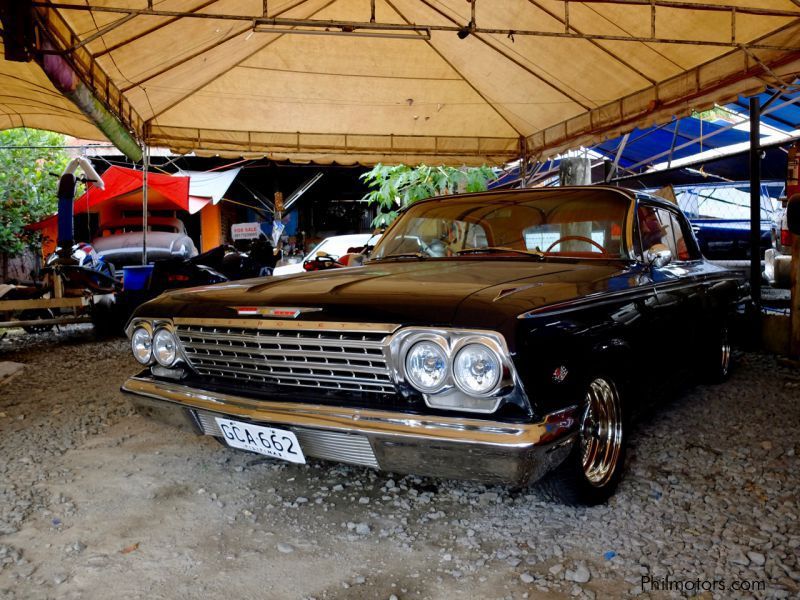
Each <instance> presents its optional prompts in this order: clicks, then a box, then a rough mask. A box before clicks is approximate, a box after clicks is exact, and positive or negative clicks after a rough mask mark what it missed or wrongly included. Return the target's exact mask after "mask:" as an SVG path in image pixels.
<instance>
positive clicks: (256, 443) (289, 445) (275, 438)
mask: <svg viewBox="0 0 800 600" xmlns="http://www.w3.org/2000/svg"><path fill="white" fill-rule="evenodd" d="M214 419H215V420H216V421H217V425H219V430H220V431H221V432H222V435H223V436H224V437H225V442H226V443H227V444H228V445H229V446H231V447H233V448H241V449H242V450H249V451H250V452H258V453H259V454H265V455H267V456H272V457H273V458H280V459H282V460H288V461H289V462H293V463H300V464H302V465H304V464H306V457H305V456H303V451H302V450H301V449H300V443H299V442H298V441H297V437H296V436H295V435H294V434H293V433H292V432H291V431H287V430H286V429H273V428H272V427H262V426H261V425H251V424H250V423H242V422H241V421H231V420H230V419H220V418H219V417H214Z"/></svg>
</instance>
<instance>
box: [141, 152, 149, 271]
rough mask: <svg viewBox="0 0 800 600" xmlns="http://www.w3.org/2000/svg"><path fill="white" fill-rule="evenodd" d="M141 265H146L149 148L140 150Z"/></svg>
mask: <svg viewBox="0 0 800 600" xmlns="http://www.w3.org/2000/svg"><path fill="white" fill-rule="evenodd" d="M142 150H143V153H142V264H143V265H146V264H147V172H148V170H149V169H150V148H149V147H148V146H147V144H144V147H143V148H142Z"/></svg>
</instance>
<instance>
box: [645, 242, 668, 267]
mask: <svg viewBox="0 0 800 600" xmlns="http://www.w3.org/2000/svg"><path fill="white" fill-rule="evenodd" d="M645 260H646V261H647V264H648V265H650V266H651V267H655V268H657V269H660V268H661V267H666V266H667V265H668V264H669V263H671V262H672V251H671V250H670V249H669V248H668V247H667V246H666V245H665V244H653V245H652V246H650V248H649V249H648V250H647V252H646V253H645Z"/></svg>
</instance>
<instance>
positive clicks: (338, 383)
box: [177, 324, 394, 394]
mask: <svg viewBox="0 0 800 600" xmlns="http://www.w3.org/2000/svg"><path fill="white" fill-rule="evenodd" d="M177 334H178V339H179V340H180V343H181V347H182V350H183V354H184V356H185V357H186V360H187V361H188V362H189V364H190V365H191V366H192V368H193V369H194V370H195V371H196V372H197V373H198V374H200V375H204V376H208V377H217V378H222V379H228V380H234V381H236V382H237V383H239V384H242V383H244V384H246V385H256V386H259V385H279V386H297V387H305V388H315V389H322V390H341V391H357V392H372V393H384V394H389V393H394V384H393V382H392V378H391V375H390V371H389V367H388V366H387V360H386V356H387V355H386V342H387V339H388V333H387V332H386V331H368V330H365V331H347V330H342V331H339V330H333V329H330V330H326V329H313V330H312V329H299V328H298V329H290V328H288V327H287V328H281V329H256V328H245V327H227V326H217V325H180V324H179V325H178V326H177Z"/></svg>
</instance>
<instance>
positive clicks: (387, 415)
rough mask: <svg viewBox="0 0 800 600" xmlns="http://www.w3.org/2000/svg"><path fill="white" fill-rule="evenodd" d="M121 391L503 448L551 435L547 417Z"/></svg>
mask: <svg viewBox="0 0 800 600" xmlns="http://www.w3.org/2000/svg"><path fill="white" fill-rule="evenodd" d="M122 391H124V392H128V393H131V394H137V395H140V396H144V397H147V398H154V399H156V400H162V401H165V402H168V403H174V404H178V405H181V406H184V407H187V408H194V409H200V410H207V411H210V412H215V413H222V414H225V415H229V416H232V417H242V418H245V419H250V420H252V421H256V422H263V423H273V424H275V425H279V424H284V425H295V426H298V427H310V428H319V429H326V430H331V431H341V432H350V433H361V434H365V435H379V436H381V437H383V438H385V437H396V438H397V439H398V440H402V439H412V438H413V439H417V440H420V439H422V440H426V441H430V442H436V441H440V442H454V443H464V444H483V445H488V446H495V447H497V448H506V449H510V448H517V449H524V448H528V447H531V446H535V445H537V444H539V443H543V442H544V441H546V442H548V443H549V441H550V440H549V439H547V435H548V425H547V424H546V423H545V422H541V423H522V424H515V423H502V422H497V421H484V420H479V419H463V418H456V417H433V416H422V415H406V414H403V413H397V412H389V411H380V410H369V409H357V408H344V407H332V406H320V405H311V404H300V403H293V402H272V401H262V400H254V399H250V398H244V397H241V396H234V395H231V394H223V393H217V392H209V391H204V390H198V389H195V388H191V387H188V386H185V385H181V384H178V383H173V382H166V381H156V380H154V379H150V378H146V377H139V376H136V377H131V378H129V379H128V380H127V381H126V382H125V383H124V384H123V386H122Z"/></svg>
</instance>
